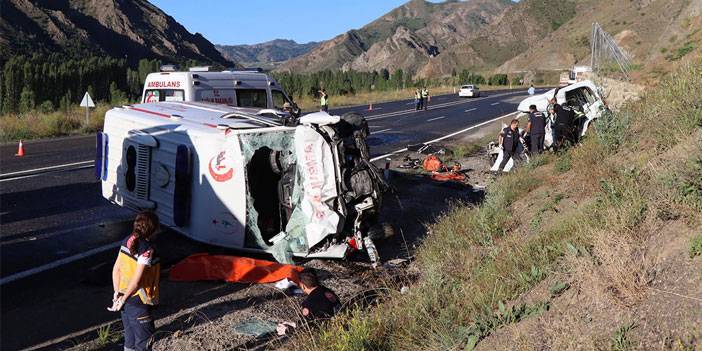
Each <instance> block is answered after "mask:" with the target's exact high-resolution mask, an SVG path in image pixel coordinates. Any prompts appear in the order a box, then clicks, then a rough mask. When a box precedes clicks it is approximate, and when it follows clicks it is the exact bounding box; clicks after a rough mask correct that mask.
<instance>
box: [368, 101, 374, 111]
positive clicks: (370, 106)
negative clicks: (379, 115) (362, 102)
mask: <svg viewBox="0 0 702 351" xmlns="http://www.w3.org/2000/svg"><path fill="white" fill-rule="evenodd" d="M368 111H373V103H372V102H371V103H370V104H368Z"/></svg>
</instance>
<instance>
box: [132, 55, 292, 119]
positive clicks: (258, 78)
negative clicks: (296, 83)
mask: <svg viewBox="0 0 702 351" xmlns="http://www.w3.org/2000/svg"><path fill="white" fill-rule="evenodd" d="M184 101H202V102H213V103H217V104H225V105H231V106H237V107H251V108H258V109H266V108H267V109H276V110H282V109H283V104H285V103H286V102H287V103H290V104H291V105H292V100H291V99H290V98H289V97H288V96H287V94H285V92H284V91H283V88H282V87H281V86H280V85H278V82H276V80H275V79H273V78H272V77H270V76H269V75H267V74H265V73H261V72H260V71H259V70H231V71H221V72H211V71H210V70H209V67H192V68H190V70H189V71H187V72H176V71H175V69H174V67H173V66H170V65H166V66H162V67H161V72H155V73H150V74H149V75H148V76H146V81H145V82H144V91H143V94H142V98H141V102H143V103H148V102H184Z"/></svg>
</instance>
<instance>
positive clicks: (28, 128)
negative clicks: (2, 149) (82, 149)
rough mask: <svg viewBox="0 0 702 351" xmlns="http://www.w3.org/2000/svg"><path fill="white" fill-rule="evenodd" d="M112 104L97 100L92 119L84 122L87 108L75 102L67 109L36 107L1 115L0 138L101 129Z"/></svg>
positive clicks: (40, 136)
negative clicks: (20, 112)
mask: <svg viewBox="0 0 702 351" xmlns="http://www.w3.org/2000/svg"><path fill="white" fill-rule="evenodd" d="M110 108H112V106H111V105H109V104H104V103H98V104H97V107H96V108H94V109H91V111H90V123H88V124H87V125H86V124H85V109H84V108H81V107H78V106H74V107H71V108H70V109H69V110H68V111H66V112H64V111H55V112H49V113H43V112H40V111H38V110H34V111H31V112H28V113H23V114H8V115H3V116H2V117H0V142H9V141H17V140H20V139H24V140H26V139H37V138H49V137H57V136H64V135H72V134H84V133H92V132H95V131H97V130H101V129H102V124H103V120H104V118H105V112H107V110H109V109H110Z"/></svg>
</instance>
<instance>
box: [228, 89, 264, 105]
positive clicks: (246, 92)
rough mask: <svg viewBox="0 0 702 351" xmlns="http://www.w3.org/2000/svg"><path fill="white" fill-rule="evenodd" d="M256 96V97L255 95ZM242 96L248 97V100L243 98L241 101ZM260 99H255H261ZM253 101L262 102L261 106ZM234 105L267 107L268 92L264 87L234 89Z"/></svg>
mask: <svg viewBox="0 0 702 351" xmlns="http://www.w3.org/2000/svg"><path fill="white" fill-rule="evenodd" d="M256 96H258V98H257V99H256V98H255V97H256ZM242 98H248V101H246V100H244V101H243V102H247V103H242ZM261 99H262V101H256V100H261ZM254 102H260V103H263V105H262V106H259V105H260V103H259V105H255V104H254ZM236 106H237V107H251V108H268V92H267V91H266V89H236Z"/></svg>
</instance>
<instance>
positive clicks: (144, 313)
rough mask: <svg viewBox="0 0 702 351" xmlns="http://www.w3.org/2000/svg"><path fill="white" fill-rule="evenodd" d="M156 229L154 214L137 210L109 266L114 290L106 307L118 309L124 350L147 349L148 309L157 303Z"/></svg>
mask: <svg viewBox="0 0 702 351" xmlns="http://www.w3.org/2000/svg"><path fill="white" fill-rule="evenodd" d="M158 231H159V222H158V217H157V216H156V214H154V213H153V212H151V211H142V212H140V213H139V214H137V216H136V218H135V219H134V227H133V230H132V233H131V234H130V235H129V236H128V237H126V238H125V239H124V240H123V241H122V245H121V246H120V250H119V254H118V255H117V259H116V260H115V264H114V266H113V267H112V286H113V288H114V294H113V296H112V307H109V308H108V310H110V311H113V312H117V311H121V314H122V324H123V325H124V349H125V350H137V351H142V350H151V346H152V345H151V344H152V342H153V340H152V337H153V334H154V331H155V330H156V327H155V325H154V319H153V316H152V310H153V308H154V306H155V305H157V304H158V295H159V281H160V274H161V266H160V263H159V259H158V256H156V251H155V250H154V246H153V241H154V240H155V238H156V235H157V233H158Z"/></svg>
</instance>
